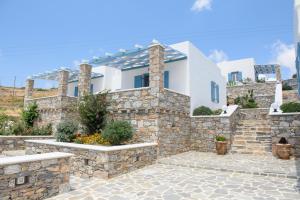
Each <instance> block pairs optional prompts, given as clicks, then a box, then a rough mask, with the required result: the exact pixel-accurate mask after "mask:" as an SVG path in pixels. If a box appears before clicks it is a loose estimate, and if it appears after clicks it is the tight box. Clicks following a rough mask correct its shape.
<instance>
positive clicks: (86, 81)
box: [78, 63, 92, 97]
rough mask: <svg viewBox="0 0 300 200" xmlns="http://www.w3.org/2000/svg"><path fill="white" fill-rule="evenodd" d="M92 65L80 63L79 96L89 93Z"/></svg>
mask: <svg viewBox="0 0 300 200" xmlns="http://www.w3.org/2000/svg"><path fill="white" fill-rule="evenodd" d="M91 76H92V66H91V65H89V64H86V63H83V64H81V65H80V74H79V80H78V91H79V97H82V96H84V95H85V94H89V93H90V87H91Z"/></svg>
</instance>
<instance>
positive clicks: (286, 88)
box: [282, 83, 293, 90]
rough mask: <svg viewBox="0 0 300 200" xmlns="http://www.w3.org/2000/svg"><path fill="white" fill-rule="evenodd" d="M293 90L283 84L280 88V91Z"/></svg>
mask: <svg viewBox="0 0 300 200" xmlns="http://www.w3.org/2000/svg"><path fill="white" fill-rule="evenodd" d="M292 89H293V88H292V87H291V86H289V85H288V84H286V83H285V84H283V86H282V90H292Z"/></svg>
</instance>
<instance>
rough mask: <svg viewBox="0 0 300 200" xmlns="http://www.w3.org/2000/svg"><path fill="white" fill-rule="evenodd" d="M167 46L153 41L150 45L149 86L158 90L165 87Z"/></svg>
mask: <svg viewBox="0 0 300 200" xmlns="http://www.w3.org/2000/svg"><path fill="white" fill-rule="evenodd" d="M164 51H165V48H164V47H163V46H162V45H161V44H159V43H153V44H151V45H150V46H149V86H150V88H151V89H154V90H155V91H156V92H161V91H163V89H164V80H163V77H164V76H163V72H164V68H165V62H164Z"/></svg>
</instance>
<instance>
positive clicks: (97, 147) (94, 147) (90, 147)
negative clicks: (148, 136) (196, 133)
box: [25, 140, 157, 152]
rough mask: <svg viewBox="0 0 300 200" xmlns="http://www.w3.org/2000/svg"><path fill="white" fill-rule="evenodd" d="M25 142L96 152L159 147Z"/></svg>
mask: <svg viewBox="0 0 300 200" xmlns="http://www.w3.org/2000/svg"><path fill="white" fill-rule="evenodd" d="M25 142H32V143H37V144H49V145H55V146H62V147H71V148H79V149H87V150H95V151H104V152H109V151H120V150H126V149H135V148H142V147H149V146H157V143H154V142H153V143H139V144H126V145H119V146H100V145H89V144H76V143H66V142H56V141H54V140H25Z"/></svg>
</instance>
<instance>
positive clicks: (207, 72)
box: [68, 42, 226, 112]
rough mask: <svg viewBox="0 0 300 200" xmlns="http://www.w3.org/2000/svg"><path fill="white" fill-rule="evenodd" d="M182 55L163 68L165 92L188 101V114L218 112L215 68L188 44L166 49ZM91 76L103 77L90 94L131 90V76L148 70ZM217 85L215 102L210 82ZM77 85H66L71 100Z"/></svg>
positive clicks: (219, 79) (221, 97) (221, 83)
mask: <svg viewBox="0 0 300 200" xmlns="http://www.w3.org/2000/svg"><path fill="white" fill-rule="evenodd" d="M170 47H171V48H173V49H175V50H177V51H180V52H182V53H183V54H185V55H186V56H187V58H186V59H183V60H178V61H173V62H169V63H166V64H165V71H168V74H169V81H168V83H169V89H170V90H173V91H176V92H178V93H182V94H185V95H189V96H190V97H191V112H192V111H193V110H194V109H195V108H196V107H198V106H202V105H204V106H207V107H210V108H212V109H218V108H221V107H222V106H223V105H225V104H226V80H225V78H224V77H223V76H222V74H221V71H220V69H219V68H218V66H217V65H216V64H215V63H213V62H211V61H210V60H209V59H208V58H207V57H205V56H204V54H203V53H202V52H201V51H200V50H199V49H198V48H196V47H195V46H194V45H193V44H192V43H191V42H182V43H177V44H174V45H170ZM92 71H93V72H96V73H101V74H103V77H98V78H95V79H92V84H93V88H94V91H93V92H94V93H97V92H100V91H102V90H104V89H107V90H111V91H116V90H126V89H132V88H134V80H135V76H138V75H142V74H147V73H148V72H149V67H141V68H136V69H126V70H121V69H117V68H113V67H107V66H95V67H93V69H92ZM212 81H213V82H214V83H215V84H216V85H218V91H219V94H218V101H212V97H211V96H212V95H211V93H212V91H211V82H212ZM77 84H78V83H77V81H75V82H72V83H69V86H68V87H69V88H68V89H69V91H68V95H70V96H74V92H75V89H74V88H75V87H76V86H77Z"/></svg>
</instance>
